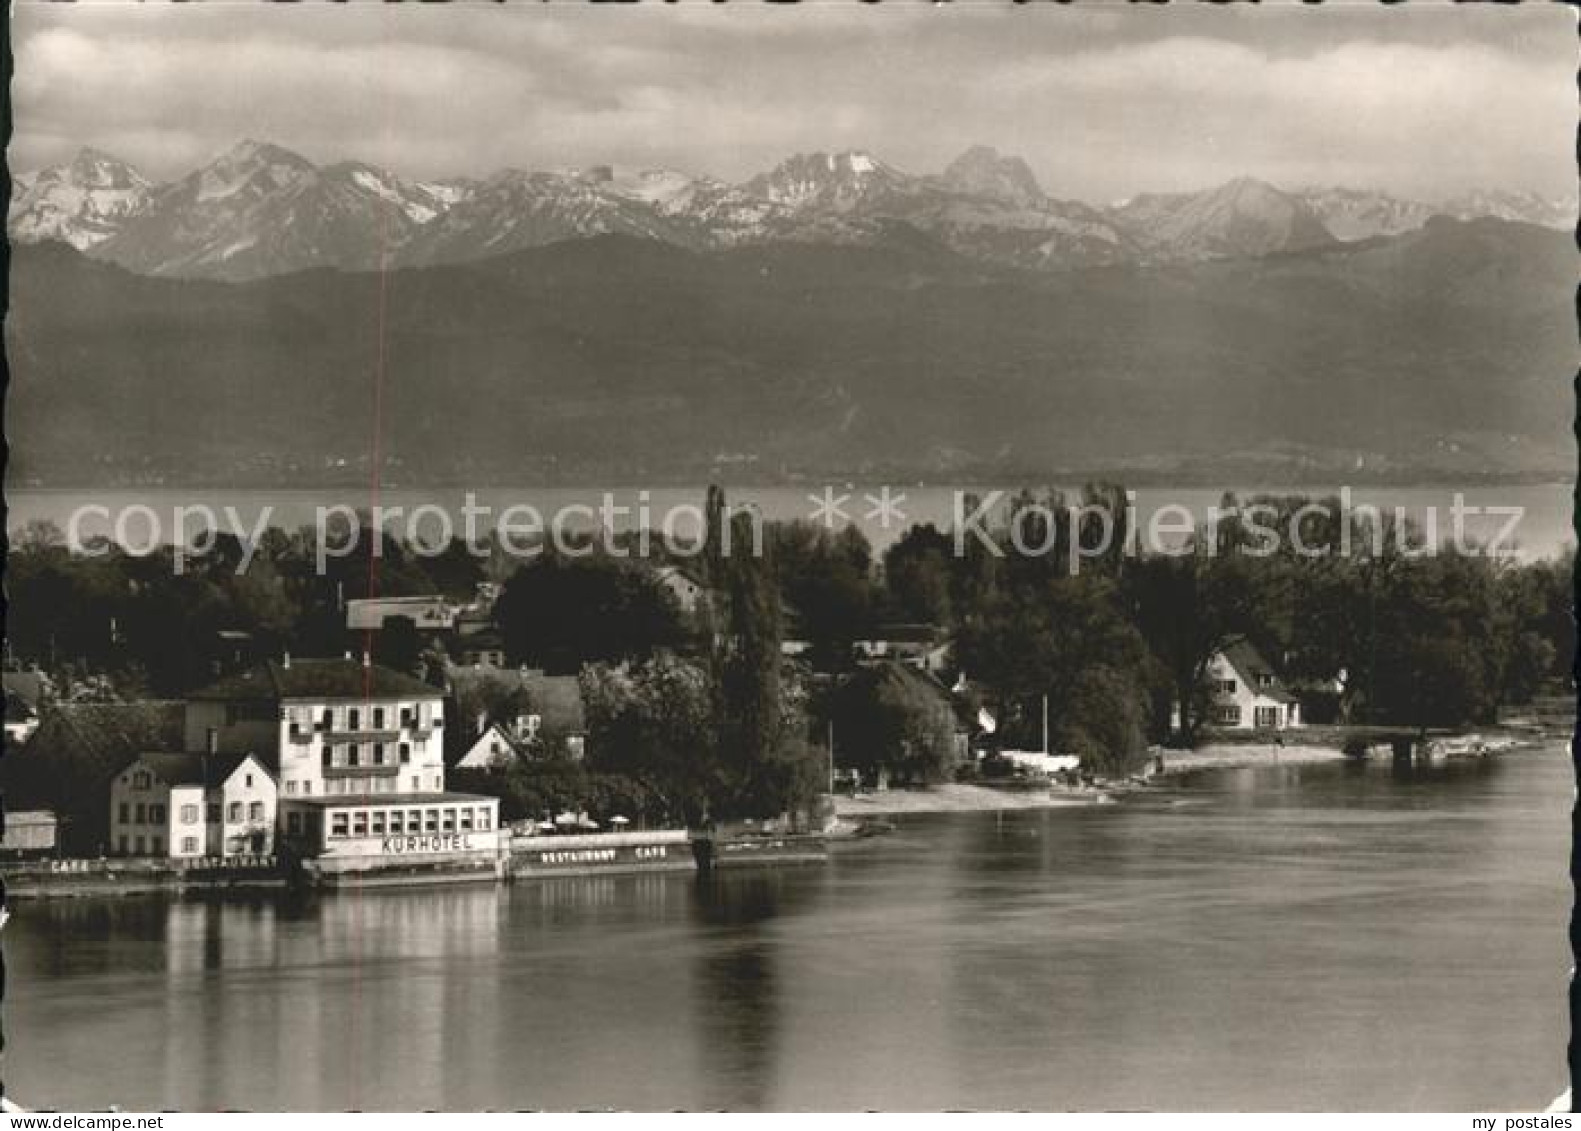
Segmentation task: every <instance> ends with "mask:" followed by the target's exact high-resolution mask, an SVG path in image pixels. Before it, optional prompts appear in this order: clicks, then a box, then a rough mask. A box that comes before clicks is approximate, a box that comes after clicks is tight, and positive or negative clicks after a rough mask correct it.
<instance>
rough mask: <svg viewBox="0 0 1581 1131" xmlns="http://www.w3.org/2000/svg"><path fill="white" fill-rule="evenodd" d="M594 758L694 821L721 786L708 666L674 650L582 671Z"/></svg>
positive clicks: (668, 810)
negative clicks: (676, 654) (640, 660)
mask: <svg viewBox="0 0 1581 1131" xmlns="http://www.w3.org/2000/svg"><path fill="white" fill-rule="evenodd" d="M582 689H583V698H584V701H585V702H586V704H587V725H588V764H589V766H590V767H591V768H593V769H595V770H597V771H599V772H601V773H606V774H615V775H619V776H621V777H623V778H626V779H628V780H630V781H632V782H635V783H637V784H639V785H640V786H641V787H643V789H644V790H645V791H646V792H647V793H648V794H649V795H651V796H652V797H653V798H654V799H656V801H657V802H658V804H659V807H660V808H661V809H662V810H663V812H664V813H665V814H666V815H667V816H669V817H671V818H673V819H676V820H683V821H685V822H686V823H688V824H695V823H698V822H700V821H701V820H702V819H703V816H704V814H705V813H706V812H707V811H708V808H709V801H710V799H711V798H712V797H713V796H714V794H715V793H716V791H717V790H718V788H719V781H718V773H717V766H716V761H715V758H714V751H713V750H711V749H710V748H709V747H710V740H711V737H712V727H713V721H714V720H713V716H712V707H713V704H712V699H711V689H710V687H709V682H708V672H707V671H706V670H705V669H703V668H702V667H700V666H699V665H697V664H695V663H692V662H690V661H687V660H682V659H679V658H676V657H674V656H659V657H655V658H653V659H652V660H649V661H647V662H645V663H643V664H641V665H637V666H632V665H620V666H611V665H607V664H600V665H594V666H591V667H589V668H587V669H585V670H584V671H583V673H582Z"/></svg>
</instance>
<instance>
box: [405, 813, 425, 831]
mask: <svg viewBox="0 0 1581 1131" xmlns="http://www.w3.org/2000/svg"><path fill="white" fill-rule="evenodd" d="M422 831H423V811H422V810H421V809H408V810H407V811H406V832H407V834H408V835H410V836H415V835H416V834H418V833H420V832H422Z"/></svg>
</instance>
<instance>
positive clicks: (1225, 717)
mask: <svg viewBox="0 0 1581 1131" xmlns="http://www.w3.org/2000/svg"><path fill="white" fill-rule="evenodd" d="M1213 721H1214V722H1216V723H1218V724H1219V725H1220V726H1240V725H1241V708H1240V705H1239V704H1238V703H1229V704H1225V705H1223V706H1219V707H1215V708H1213Z"/></svg>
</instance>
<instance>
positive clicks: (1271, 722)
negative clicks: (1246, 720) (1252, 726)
mask: <svg viewBox="0 0 1581 1131" xmlns="http://www.w3.org/2000/svg"><path fill="white" fill-rule="evenodd" d="M1252 719H1253V721H1254V722H1255V723H1256V724H1257V725H1258V726H1260V727H1276V726H1278V725H1279V708H1278V707H1258V708H1257V710H1255V711H1253V712H1252Z"/></svg>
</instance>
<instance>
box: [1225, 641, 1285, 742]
mask: <svg viewBox="0 0 1581 1131" xmlns="http://www.w3.org/2000/svg"><path fill="white" fill-rule="evenodd" d="M1207 679H1208V695H1209V698H1208V714H1207V717H1206V719H1204V722H1206V723H1207V724H1208V725H1210V726H1213V727H1217V728H1221V729H1226V730H1286V729H1288V728H1290V727H1299V726H1301V704H1300V702H1298V701H1297V699H1296V697H1295V696H1294V695H1292V694H1291V693H1290V691H1289V689H1287V688H1286V687H1285V685H1284V683H1283V681H1281V680H1280V678H1279V675H1278V673H1276V672H1275V671H1274V668H1273V665H1271V664H1269V663H1268V661H1267V660H1265V659H1264V658H1263V655H1262V653H1261V652H1259V651H1258V650H1257V649H1256V647H1254V646H1253V645H1252V643H1251V642H1250V641H1249V640H1245V639H1241V640H1237V641H1235V642H1234V643H1233V644H1229V645H1227V646H1226V647H1225V648H1224V650H1223V651H1221V652H1218V653H1216V654H1215V655H1214V657H1213V658H1212V659H1211V660H1209V661H1208V667H1207Z"/></svg>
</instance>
